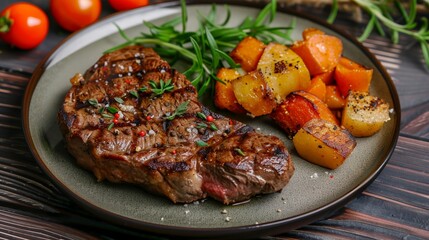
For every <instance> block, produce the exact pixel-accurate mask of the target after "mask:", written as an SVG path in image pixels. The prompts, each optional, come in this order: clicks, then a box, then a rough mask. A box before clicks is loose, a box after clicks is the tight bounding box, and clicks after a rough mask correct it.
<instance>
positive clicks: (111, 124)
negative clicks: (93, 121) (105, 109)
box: [107, 123, 115, 130]
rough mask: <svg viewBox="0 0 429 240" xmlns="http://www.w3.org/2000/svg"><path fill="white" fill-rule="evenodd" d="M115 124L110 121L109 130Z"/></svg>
mask: <svg viewBox="0 0 429 240" xmlns="http://www.w3.org/2000/svg"><path fill="white" fill-rule="evenodd" d="M114 125H115V124H114V123H110V124H109V126H108V127H107V130H110V129H112V127H113V126H114Z"/></svg>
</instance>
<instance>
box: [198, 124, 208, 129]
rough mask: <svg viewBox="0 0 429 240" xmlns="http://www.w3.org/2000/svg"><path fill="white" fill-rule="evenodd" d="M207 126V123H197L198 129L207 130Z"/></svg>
mask: <svg viewBox="0 0 429 240" xmlns="http://www.w3.org/2000/svg"><path fill="white" fill-rule="evenodd" d="M207 127H208V126H207V124H205V123H197V128H207Z"/></svg>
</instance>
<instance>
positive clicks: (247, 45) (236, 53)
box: [230, 36, 265, 72]
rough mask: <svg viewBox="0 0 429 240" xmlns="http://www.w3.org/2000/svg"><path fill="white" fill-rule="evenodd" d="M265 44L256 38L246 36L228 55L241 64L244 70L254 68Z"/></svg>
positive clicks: (247, 70)
mask: <svg viewBox="0 0 429 240" xmlns="http://www.w3.org/2000/svg"><path fill="white" fill-rule="evenodd" d="M264 48H265V44H264V43H263V42H261V41H259V40H258V39H256V38H254V37H251V36H248V37H245V38H243V40H241V41H240V42H239V43H238V44H237V46H236V47H235V48H234V49H233V50H232V51H231V53H230V56H231V58H232V59H234V61H235V62H236V63H239V64H240V65H241V68H243V69H244V70H245V71H246V72H250V71H253V70H256V66H257V65H258V61H259V59H260V58H261V55H262V53H263V52H264Z"/></svg>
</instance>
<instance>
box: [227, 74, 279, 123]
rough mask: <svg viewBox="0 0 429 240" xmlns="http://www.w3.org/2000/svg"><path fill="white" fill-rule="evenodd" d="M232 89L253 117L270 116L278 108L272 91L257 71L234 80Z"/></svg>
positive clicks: (239, 101)
mask: <svg viewBox="0 0 429 240" xmlns="http://www.w3.org/2000/svg"><path fill="white" fill-rule="evenodd" d="M231 84H232V89H233V91H234V94H235V97H236V98H237V101H238V103H239V104H240V105H241V106H242V107H243V108H244V109H246V110H247V111H248V112H249V113H250V114H252V115H253V116H255V117H256V116H261V115H265V114H270V113H271V112H272V110H273V109H274V108H275V106H276V102H275V101H274V97H273V95H272V92H271V89H270V88H268V87H267V84H266V82H265V80H264V76H262V74H261V72H260V71H258V70H256V71H252V72H249V73H247V74H246V75H244V76H241V77H238V78H237V79H234V80H233V81H232V82H231Z"/></svg>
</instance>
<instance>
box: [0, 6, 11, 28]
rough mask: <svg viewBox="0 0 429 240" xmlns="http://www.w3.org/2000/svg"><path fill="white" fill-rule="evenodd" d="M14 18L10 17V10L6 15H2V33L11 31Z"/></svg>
mask: <svg viewBox="0 0 429 240" xmlns="http://www.w3.org/2000/svg"><path fill="white" fill-rule="evenodd" d="M12 23H13V20H12V19H10V18H9V11H7V12H6V14H5V15H4V16H1V17H0V33H6V32H9V30H10V26H11V25H12Z"/></svg>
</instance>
